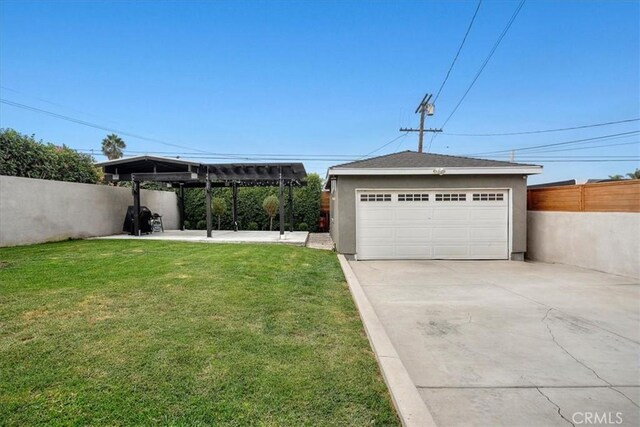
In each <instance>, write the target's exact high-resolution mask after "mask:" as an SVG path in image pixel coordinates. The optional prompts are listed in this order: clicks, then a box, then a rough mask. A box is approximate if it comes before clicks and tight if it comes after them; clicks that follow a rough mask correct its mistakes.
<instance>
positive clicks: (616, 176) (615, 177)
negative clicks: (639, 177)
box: [609, 174, 624, 181]
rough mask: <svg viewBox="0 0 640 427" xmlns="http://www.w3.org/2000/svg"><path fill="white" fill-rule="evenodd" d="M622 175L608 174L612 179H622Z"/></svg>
mask: <svg viewBox="0 0 640 427" xmlns="http://www.w3.org/2000/svg"><path fill="white" fill-rule="evenodd" d="M623 178H624V176H622V175H620V174H616V175H609V179H612V180H614V181H620V180H621V179H623Z"/></svg>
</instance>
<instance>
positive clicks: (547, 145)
mask: <svg viewBox="0 0 640 427" xmlns="http://www.w3.org/2000/svg"><path fill="white" fill-rule="evenodd" d="M638 133H640V131H639V130H635V131H631V132H622V133H614V134H611V135H602V136H596V137H593V138H583V139H575V140H572V141H563V142H554V143H552V144H542V145H533V146H529V147H520V148H511V149H507V150H497V151H488V152H484V153H474V154H470V155H472V156H484V155H489V154H502V153H509V152H511V151H524V150H534V149H536V148H544V147H556V146H560V145H568V144H579V143H585V142H588V141H599V140H604V139H613V138H616V137H621V136H624V135H635V134H638Z"/></svg>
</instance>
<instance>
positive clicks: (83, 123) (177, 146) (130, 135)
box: [0, 98, 212, 154]
mask: <svg viewBox="0 0 640 427" xmlns="http://www.w3.org/2000/svg"><path fill="white" fill-rule="evenodd" d="M0 103H2V104H6V105H10V106H12V107H17V108H22V109H24V110H28V111H32V112H36V113H41V114H46V115H48V116H51V117H55V118H58V119H62V120H66V121H69V122H72V123H76V124H80V125H83V126H88V127H91V128H94V129H100V130H104V131H106V132H113V133H117V134H120V135H125V136H129V137H132V138H137V139H142V140H144V141H150V142H156V143H158V144H163V145H167V146H170V147H176V148H182V149H185V150H193V151H199V152H201V153H204V154H212V153H209V152H208V151H203V150H198V149H196V148H191V147H185V146H184V145H179V144H174V143H171V142H167V141H163V140H161V139H156V138H149V137H146V136H143V135H137V134H135V133H131V132H126V131H123V130H118V129H113V128H110V127H107V126H103V125H100V124H96V123H91V122H87V121H84V120H80V119H76V118H74V117H70V116H64V115H62V114H58V113H54V112H52V111H47V110H43V109H41V108H36V107H32V106H29V105H25V104H20V103H18V102H14V101H11V100H8V99H4V98H0Z"/></svg>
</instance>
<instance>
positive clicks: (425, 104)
mask: <svg viewBox="0 0 640 427" xmlns="http://www.w3.org/2000/svg"><path fill="white" fill-rule="evenodd" d="M432 96H433V95H431V94H430V93H427V94H426V95H425V96H424V98H422V101H420V104H418V108H416V112H415V113H416V114H418V113H420V128H418V129H412V128H400V132H418V153H422V147H423V141H424V133H425V132H442V129H432V128H429V129H425V128H424V119H425V116H433V110H434V105H433V104H429V101H430V100H431V97H432Z"/></svg>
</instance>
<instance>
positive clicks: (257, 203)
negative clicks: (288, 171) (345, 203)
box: [184, 174, 322, 231]
mask: <svg viewBox="0 0 640 427" xmlns="http://www.w3.org/2000/svg"><path fill="white" fill-rule="evenodd" d="M287 191H288V190H287ZM321 192H322V180H321V179H320V176H319V175H317V174H309V175H308V177H307V185H306V186H305V187H295V188H294V189H293V216H294V224H297V223H298V222H304V223H306V224H307V225H308V227H309V231H316V227H317V223H318V218H319V217H320V193H321ZM277 193H278V189H277V188H275V187H241V188H238V223H239V224H245V225H246V228H243V229H248V224H249V223H251V222H255V223H256V225H257V227H258V228H257V229H258V230H268V229H269V222H270V221H269V220H266V218H265V211H264V209H263V208H262V202H263V201H264V199H265V198H266V197H268V196H276V197H277ZM213 197H214V198H215V197H219V198H221V199H223V200H224V201H225V204H226V205H227V210H226V211H225V212H224V213H223V214H222V215H221V216H220V224H221V228H222V229H232V228H233V212H232V210H231V209H229V208H228V207H230V206H231V202H232V197H231V189H230V188H228V187H218V188H214V189H213ZM287 199H288V193H287V194H285V201H286V200H287ZM184 205H185V219H186V220H189V222H190V223H191V224H194V225H195V224H197V223H198V221H200V220H204V219H205V217H206V215H205V206H206V203H205V196H204V189H202V188H187V189H185V202H184ZM289 214H290V212H289V206H288V203H286V202H285V218H286V220H287V221H289ZM277 215H278V214H277V213H276V215H275V218H277Z"/></svg>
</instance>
